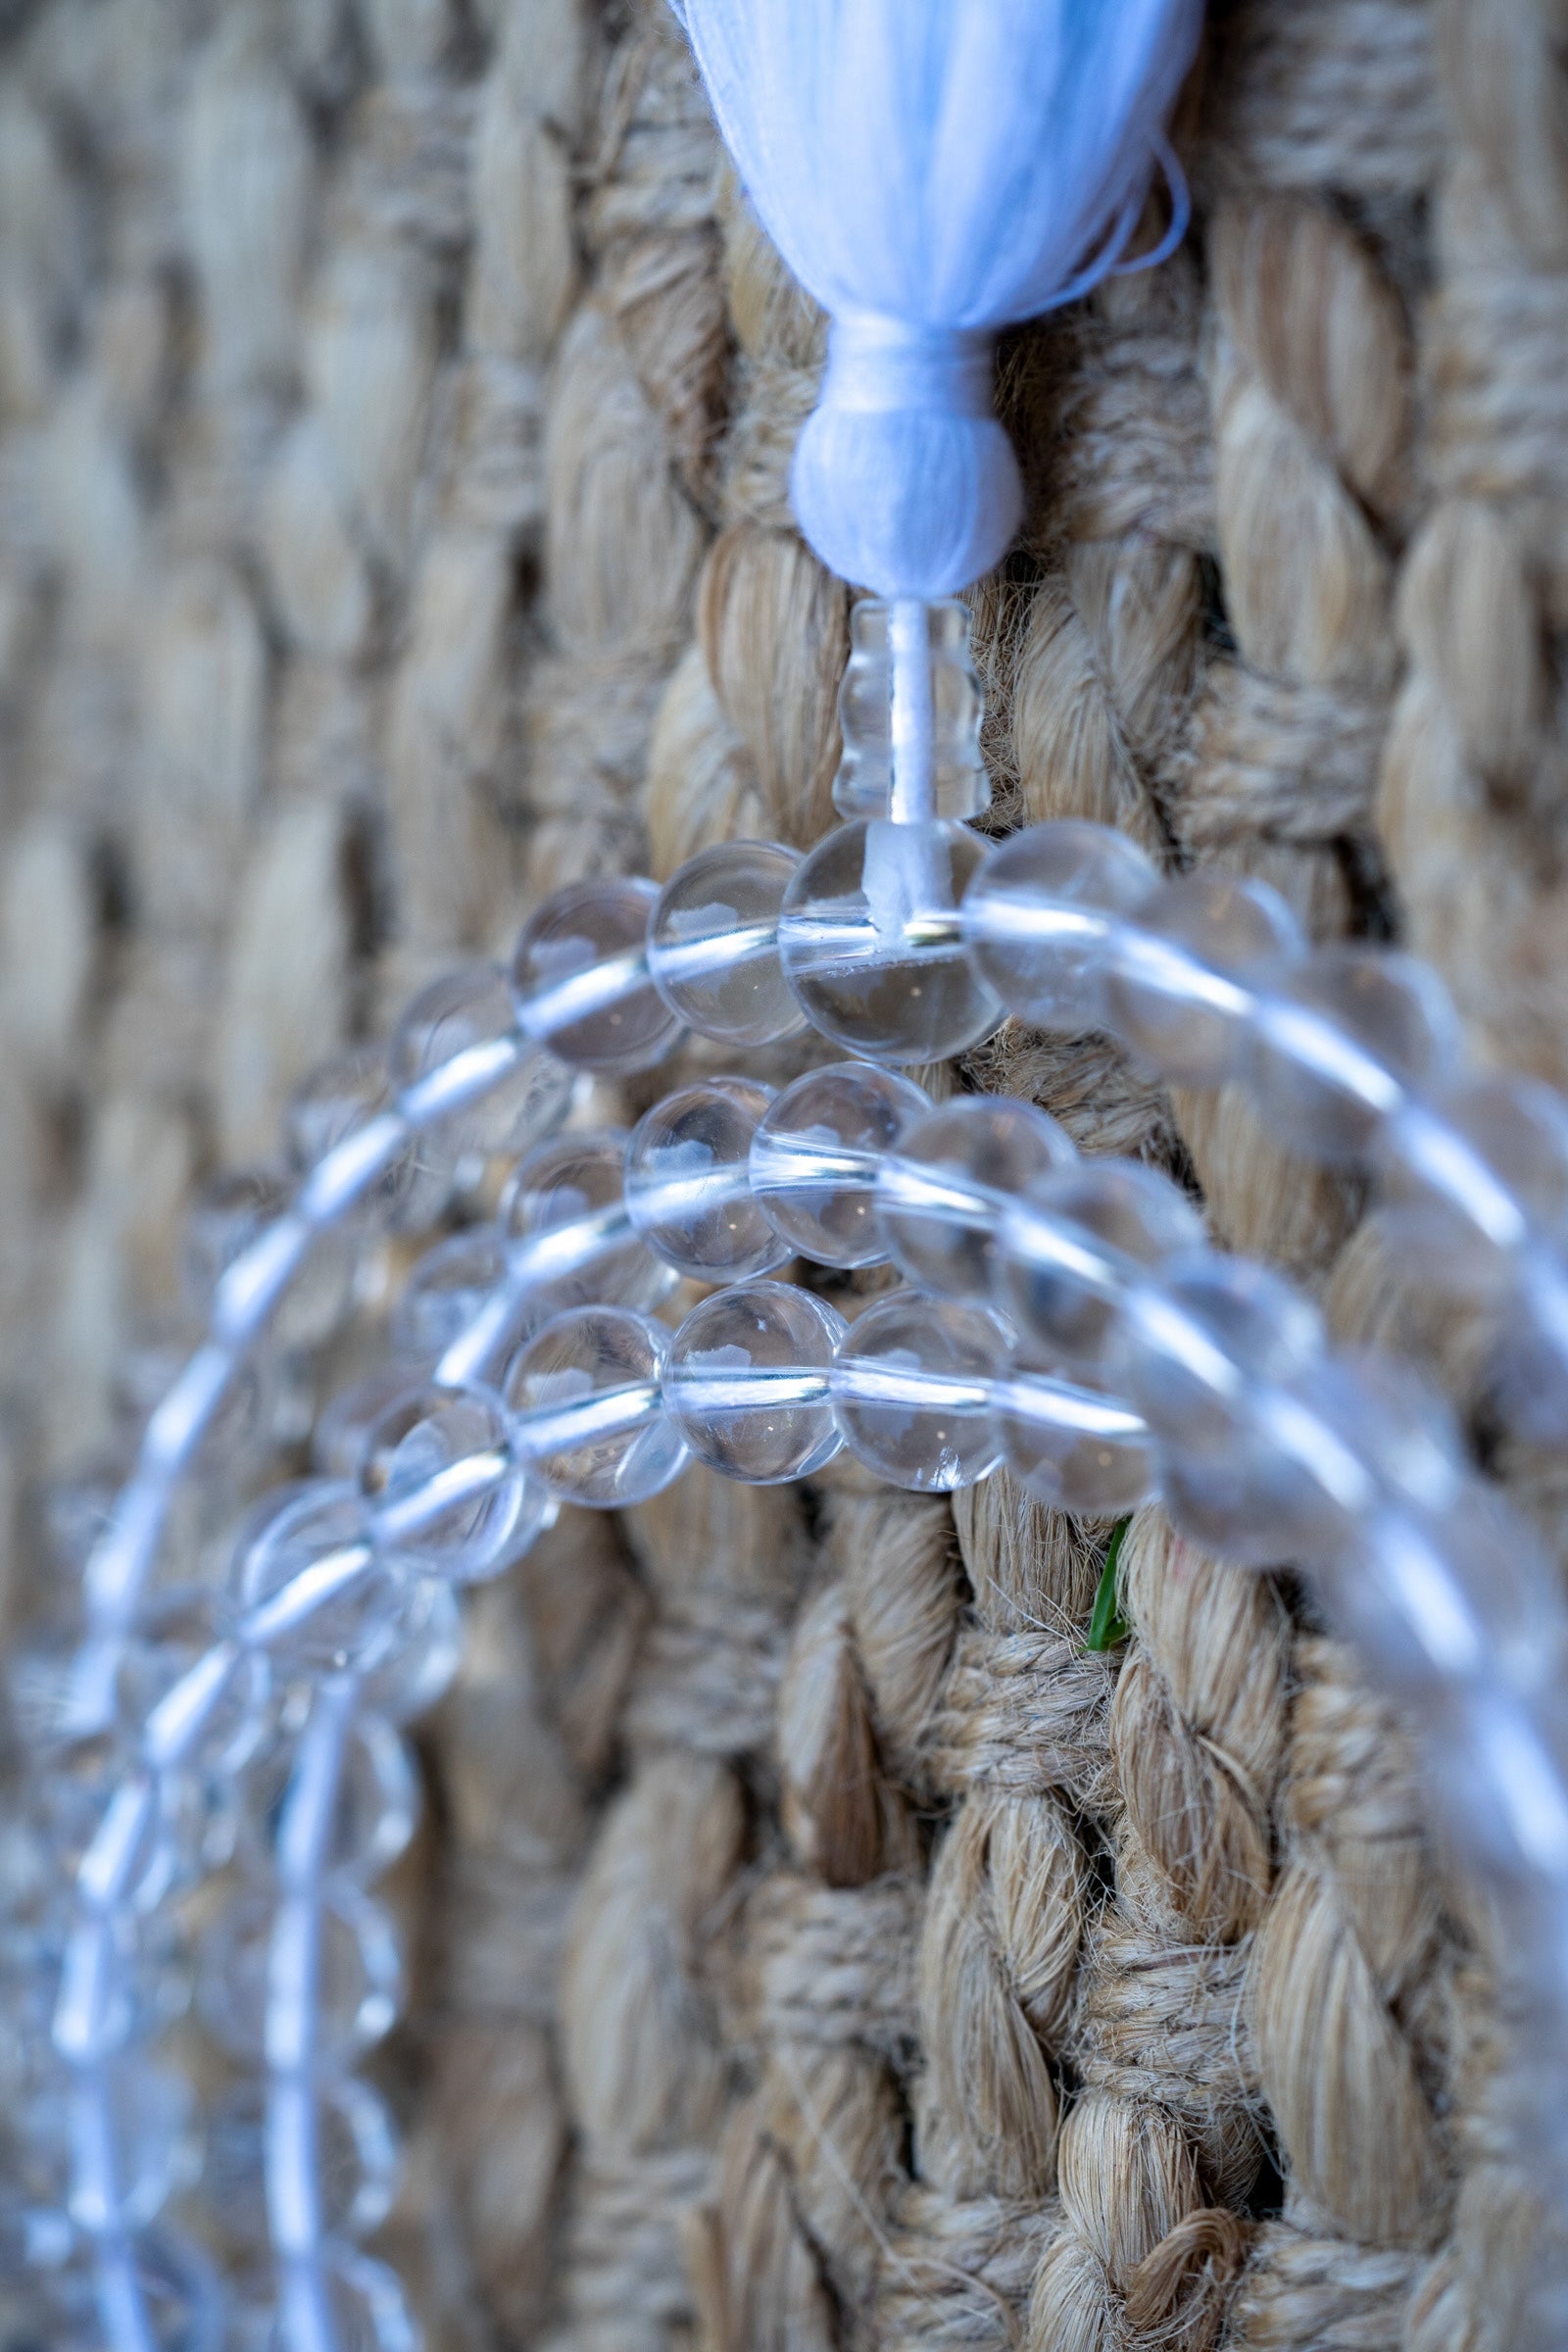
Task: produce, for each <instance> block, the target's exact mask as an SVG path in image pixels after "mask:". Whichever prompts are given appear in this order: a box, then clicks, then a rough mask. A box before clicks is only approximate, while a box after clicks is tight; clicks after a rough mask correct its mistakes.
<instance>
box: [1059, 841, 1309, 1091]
mask: <svg viewBox="0 0 1568 2352" xmlns="http://www.w3.org/2000/svg"><path fill="white" fill-rule="evenodd" d="M1301 944H1302V943H1301V932H1300V926H1299V923H1298V922H1297V919H1296V917H1295V915H1294V914H1293V913H1292V912H1291V909H1290V907H1288V906H1287V905H1286V903H1285V901H1284V900H1283V899H1282V898H1281V897H1280V895H1279V892H1278V891H1276V890H1271V889H1270V888H1269V886H1268V884H1267V883H1266V882H1254V881H1250V880H1249V879H1248V878H1247V877H1245V876H1242V875H1234V874H1221V873H1199V874H1182V875H1180V876H1178V877H1177V879H1176V880H1174V881H1171V882H1162V883H1160V885H1159V886H1158V888H1157V889H1156V890H1154V891H1153V892H1152V893H1151V895H1150V897H1149V898H1148V899H1146V900H1145V901H1144V903H1143V904H1142V906H1141V907H1139V909H1138V922H1137V927H1136V929H1134V928H1130V927H1129V928H1127V929H1124V930H1123V931H1122V932H1121V933H1120V935H1119V937H1118V938H1117V940H1116V942H1115V944H1114V952H1113V954H1112V956H1111V960H1110V966H1109V970H1108V973H1107V976H1106V981H1105V1003H1106V1009H1107V1012H1108V1014H1109V1019H1110V1025H1111V1027H1112V1028H1113V1029H1114V1030H1115V1032H1116V1034H1117V1036H1118V1037H1119V1038H1121V1039H1122V1041H1123V1042H1124V1043H1125V1044H1126V1045H1129V1046H1131V1047H1132V1049H1133V1051H1134V1053H1135V1054H1138V1055H1139V1056H1140V1057H1141V1058H1142V1059H1143V1060H1144V1061H1146V1062H1148V1063H1149V1064H1150V1065H1151V1066H1152V1068H1154V1069H1155V1070H1157V1071H1158V1072H1159V1074H1160V1075H1161V1077H1164V1078H1170V1079H1174V1080H1176V1081H1177V1082H1178V1083H1179V1084H1181V1085H1186V1086H1221V1085H1223V1084H1224V1082H1225V1080H1226V1079H1227V1078H1230V1077H1233V1076H1234V1075H1235V1074H1236V1072H1237V1070H1238V1068H1239V1067H1240V1066H1241V1065H1242V1063H1243V1062H1244V1061H1245V1059H1246V1057H1247V1053H1248V1048H1249V1039H1250V1023H1251V1021H1252V1018H1253V1012H1254V1007H1255V1004H1256V999H1255V995H1254V993H1253V992H1254V990H1255V989H1256V988H1257V987H1258V986H1260V985H1262V984H1264V983H1268V984H1274V983H1275V982H1276V981H1277V979H1278V977H1279V976H1280V974H1281V973H1282V972H1283V971H1284V969H1285V968H1286V967H1287V966H1288V965H1289V964H1290V963H1291V962H1292V961H1293V960H1295V959H1296V958H1297V957H1299V955H1300V954H1301Z"/></svg>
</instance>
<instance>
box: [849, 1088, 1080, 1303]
mask: <svg viewBox="0 0 1568 2352" xmlns="http://www.w3.org/2000/svg"><path fill="white" fill-rule="evenodd" d="M1077 1156H1078V1154H1077V1152H1076V1151H1075V1150H1074V1148H1073V1145H1072V1142H1071V1140H1070V1138H1069V1137H1068V1136H1067V1135H1065V1134H1064V1133H1063V1131H1062V1129H1061V1128H1059V1127H1058V1126H1057V1124H1056V1122H1055V1120H1054V1119H1052V1118H1048V1117H1047V1116H1046V1113H1045V1112H1044V1111H1043V1110H1037V1109H1036V1108H1035V1106H1034V1104H1033V1103H1020V1102H1018V1101H1017V1100H1016V1099H1015V1098H1014V1097H1012V1096H1008V1095H960V1096H958V1097H957V1098H956V1101H954V1102H952V1103H939V1104H938V1105H937V1107H936V1109H935V1110H929V1111H927V1112H926V1113H925V1115H924V1116H923V1117H922V1118H919V1119H916V1120H914V1121H913V1122H912V1124H911V1125H910V1126H908V1127H907V1128H906V1130H905V1132H904V1134H903V1135H902V1136H901V1137H900V1139H899V1142H898V1144H897V1146H896V1148H895V1149H894V1150H893V1151H892V1152H888V1153H886V1154H885V1155H884V1157H883V1160H882V1163H881V1166H880V1168H879V1170H878V1172H877V1186H876V1213H877V1223H878V1225H879V1227H880V1230H881V1233H882V1238H883V1240H884V1242H885V1243H886V1244H887V1249H888V1254H889V1255H890V1256H891V1257H892V1259H893V1262H894V1264H895V1265H896V1266H898V1268H899V1269H900V1271H901V1272H902V1273H904V1274H906V1275H907V1277H908V1279H909V1280H910V1282H913V1283H917V1284H918V1285H919V1286H920V1288H921V1289H922V1290H927V1291H934V1292H935V1293H936V1294H937V1295H938V1296H939V1297H941V1298H946V1299H977V1298H978V1299H984V1298H986V1297H987V1296H988V1294H989V1292H990V1290H991V1285H992V1279H993V1274H994V1268H995V1257H996V1250H995V1236H996V1229H997V1225H998V1222H999V1220H1000V1218H1001V1217H1002V1215H1003V1214H1004V1213H1005V1209H1006V1207H1007V1204H1008V1202H1009V1201H1010V1200H1011V1199H1012V1198H1013V1197H1014V1196H1015V1195H1016V1194H1018V1193H1021V1192H1022V1191H1023V1190H1024V1189H1025V1187H1026V1186H1028V1185H1030V1184H1032V1183H1033V1182H1034V1181H1035V1180H1036V1178H1038V1177H1041V1176H1045V1175H1048V1174H1050V1172H1051V1171H1052V1170H1053V1169H1054V1168H1063V1167H1069V1166H1071V1165H1072V1163H1073V1162H1074V1161H1075V1160H1076V1158H1077Z"/></svg>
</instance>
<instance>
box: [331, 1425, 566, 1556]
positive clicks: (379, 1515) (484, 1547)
mask: <svg viewBox="0 0 1568 2352" xmlns="http://www.w3.org/2000/svg"><path fill="white" fill-rule="evenodd" d="M355 1477H356V1480H357V1483H358V1485H359V1489H360V1493H361V1494H362V1495H364V1497H365V1500H366V1503H367V1506H368V1509H369V1511H370V1513H371V1516H372V1523H373V1534H374V1541H375V1543H376V1544H377V1545H378V1546H379V1547H380V1548H381V1549H383V1550H386V1551H392V1552H395V1553H396V1554H397V1555H398V1557H399V1558H400V1559H402V1560H405V1561H407V1562H408V1563H409V1564H410V1565H411V1566H412V1567H414V1568H415V1569H418V1570H423V1571H424V1572H425V1573H426V1574H428V1575H431V1576H445V1577H450V1578H451V1580H452V1582H453V1583H454V1584H460V1585H468V1584H476V1583H478V1582H480V1581H481V1580H482V1579H484V1578H486V1577H492V1576H499V1575H500V1574H501V1573H502V1571H503V1569H505V1568H507V1567H509V1566H510V1565H511V1563H512V1562H513V1561H514V1560H515V1559H519V1558H520V1557H521V1556H522V1554H523V1553H524V1552H525V1551H526V1550H527V1548H528V1546H529V1544H531V1543H532V1542H533V1540H534V1537H535V1536H536V1535H537V1534H538V1533H539V1530H540V1528H541V1527H542V1526H543V1525H544V1522H545V1520H546V1518H547V1517H548V1515H549V1508H550V1498H549V1496H548V1495H546V1493H545V1491H544V1488H543V1487H542V1486H541V1485H540V1484H539V1482H538V1480H537V1479H533V1478H530V1477H529V1476H528V1473H527V1471H526V1469H525V1468H524V1466H523V1464H522V1463H521V1462H519V1461H517V1460H516V1459H515V1456H514V1454H513V1451H512V1432H511V1427H510V1424H509V1422H508V1419H507V1414H506V1410H505V1407H504V1406H503V1404H502V1402H501V1399H500V1397H498V1396H497V1395H496V1394H495V1392H494V1391H493V1390H491V1389H486V1388H482V1387H480V1386H478V1385H473V1386H469V1387H465V1388H442V1387H438V1386H435V1385H433V1384H431V1385H429V1386H421V1387H416V1388H413V1389H409V1390H406V1391H405V1392H404V1394H403V1395H402V1396H401V1397H396V1398H394V1400H393V1401H392V1403H390V1404H389V1405H387V1406H386V1407H385V1408H384V1410H383V1411H382V1413H381V1414H380V1416H379V1417H378V1419H377V1420H376V1421H375V1422H374V1423H372V1425H371V1427H370V1428H369V1429H368V1431H367V1432H366V1437H365V1444H364V1447H363V1450H362V1452H361V1454H360V1458H359V1461H358V1463H357V1464H356V1466H355ZM444 1497H445V1498H446V1499H445V1500H444V1499H443V1498H444Z"/></svg>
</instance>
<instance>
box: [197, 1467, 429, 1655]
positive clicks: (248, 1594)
mask: <svg viewBox="0 0 1568 2352" xmlns="http://www.w3.org/2000/svg"><path fill="white" fill-rule="evenodd" d="M368 1539H369V1519H368V1512H367V1510H366V1506H365V1501H364V1498H363V1496H362V1495H360V1493H359V1491H358V1489H357V1488H355V1487H353V1486H350V1485H348V1484H346V1483H338V1482H334V1481H332V1480H329V1479H320V1480H313V1481H311V1482H310V1484H309V1485H308V1486H307V1487H306V1488H305V1489H304V1490H303V1491H302V1492H296V1493H295V1494H294V1495H291V1496H289V1497H288V1498H287V1499H286V1500H284V1501H283V1503H282V1504H281V1506H280V1507H279V1508H278V1510H277V1511H276V1512H275V1514H274V1515H273V1516H272V1517H271V1518H270V1520H269V1521H268V1522H267V1524H266V1525H265V1526H264V1527H263V1528H262V1529H261V1531H260V1532H259V1533H258V1534H257V1535H255V1536H254V1538H253V1539H252V1540H251V1541H250V1542H249V1543H248V1544H245V1545H244V1546H243V1547H242V1549H241V1551H240V1553H239V1556H238V1557H237V1558H236V1560H235V1563H234V1570H233V1579H232V1593H233V1599H234V1604H235V1607H236V1609H237V1611H238V1617H237V1624H238V1629H239V1632H240V1635H241V1637H242V1639H243V1640H245V1641H246V1642H253V1643H255V1644H256V1645H257V1646H259V1647H261V1648H265V1649H268V1650H270V1652H271V1653H272V1656H273V1658H274V1659H275V1660H276V1661H277V1662H278V1663H279V1664H280V1665H282V1666H283V1667H285V1668H290V1669H292V1668H303V1669H304V1670H305V1671H307V1672H313V1673H330V1672H333V1671H336V1670H338V1669H340V1668H342V1667H345V1666H351V1667H354V1668H356V1669H357V1670H358V1671H360V1672H365V1671H368V1669H369V1668H370V1667H372V1666H374V1665H376V1664H378V1663H379V1661H380V1660H381V1659H382V1658H383V1657H385V1656H386V1655H387V1653H388V1652H389V1651H390V1650H391V1649H392V1648H393V1647H394V1645H395V1644H396V1643H397V1642H398V1640H399V1638H400V1635H401V1633H402V1621H403V1610H404V1602H405V1597H406V1594H407V1593H408V1589H409V1583H410V1579H409V1575H408V1572H407V1571H406V1570H405V1569H404V1568H402V1567H401V1566H400V1565H399V1563H398V1562H397V1560H396V1559H395V1558H394V1557H392V1556H390V1555H385V1554H380V1553H377V1552H375V1551H373V1550H372V1549H371V1547H370V1544H369V1540H368Z"/></svg>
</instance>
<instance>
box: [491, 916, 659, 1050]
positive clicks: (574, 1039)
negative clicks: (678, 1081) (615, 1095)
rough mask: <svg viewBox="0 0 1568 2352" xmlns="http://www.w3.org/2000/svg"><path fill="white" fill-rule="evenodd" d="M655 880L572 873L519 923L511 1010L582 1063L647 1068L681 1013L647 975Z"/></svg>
mask: <svg viewBox="0 0 1568 2352" xmlns="http://www.w3.org/2000/svg"><path fill="white" fill-rule="evenodd" d="M658 903H659V893H658V891H657V890H656V889H655V887H654V885H653V883H652V882H642V881H633V880H624V879H621V880H612V881H595V882H573V883H570V884H568V885H567V887H566V888H565V889H564V890H558V891H557V892H556V894H555V896H554V897H553V898H550V899H547V900H546V901H545V904H544V905H543V906H542V907H540V908H539V910H538V912H537V913H536V914H535V915H533V916H532V918H531V919H530V920H529V921H528V922H527V923H525V924H524V926H523V929H522V933H521V936H520V937H519V939H518V941H517V945H516V948H515V952H514V954H513V958H512V993H513V997H514V999H515V1005H516V1012H517V1019H518V1021H519V1023H520V1025H521V1026H522V1028H523V1029H524V1030H525V1031H526V1032H527V1034H528V1035H529V1036H531V1037H534V1038H537V1039H539V1040H540V1041H541V1042H543V1043H546V1044H548V1045H549V1047H550V1048H551V1051H552V1052H553V1053H555V1054H559V1055H560V1057H561V1059H562V1060H563V1061H564V1062H567V1063H569V1064H570V1066H571V1067H572V1068H573V1069H578V1070H643V1069H647V1068H649V1067H650V1065H651V1064H652V1063H654V1062H656V1061H662V1059H663V1057H664V1055H665V1054H668V1053H669V1052H671V1051H672V1049H673V1048H674V1046H675V1044H676V1041H677V1040H678V1038H679V1036H680V1022H679V1020H678V1019H677V1018H676V1016H675V1014H674V1013H673V1012H672V1011H671V1010H670V1008H669V1006H668V1005H666V1004H665V1002H664V1000H663V998H662V996H661V995H660V994H659V991H658V990H657V989H656V988H655V986H654V984H653V981H652V980H651V979H650V978H649V975H648V963H647V957H646V954H645V948H646V943H647V937H648V926H649V921H650V918H651V917H652V916H653V914H654V910H655V908H656V907H657V906H658Z"/></svg>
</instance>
